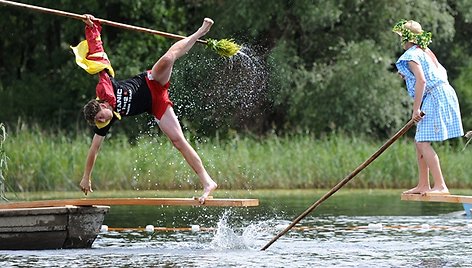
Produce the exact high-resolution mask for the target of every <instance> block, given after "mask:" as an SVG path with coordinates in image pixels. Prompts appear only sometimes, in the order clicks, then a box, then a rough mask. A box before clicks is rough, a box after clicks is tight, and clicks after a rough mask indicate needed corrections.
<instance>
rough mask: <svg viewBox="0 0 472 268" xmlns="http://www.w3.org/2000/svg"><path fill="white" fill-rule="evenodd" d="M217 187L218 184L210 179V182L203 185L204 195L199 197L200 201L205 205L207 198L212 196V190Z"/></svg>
mask: <svg viewBox="0 0 472 268" xmlns="http://www.w3.org/2000/svg"><path fill="white" fill-rule="evenodd" d="M216 187H218V184H216V182H214V181H213V180H212V179H210V181H209V182H208V184H206V185H204V186H203V195H202V196H200V197H199V198H198V202H200V204H202V205H203V204H204V203H205V200H206V199H207V198H208V196H210V194H211V192H212V191H213V190H215V189H216Z"/></svg>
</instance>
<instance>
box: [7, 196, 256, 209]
mask: <svg viewBox="0 0 472 268" xmlns="http://www.w3.org/2000/svg"><path fill="white" fill-rule="evenodd" d="M62 206H208V207H255V206H259V199H218V198H216V199H207V200H206V201H205V204H203V205H201V204H200V203H199V202H198V200H197V199H196V198H83V199H63V200H37V201H24V202H9V203H0V209H11V208H37V207H62Z"/></svg>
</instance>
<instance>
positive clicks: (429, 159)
mask: <svg viewBox="0 0 472 268" xmlns="http://www.w3.org/2000/svg"><path fill="white" fill-rule="evenodd" d="M417 144H418V145H417V146H419V148H420V150H421V152H422V154H423V157H424V160H425V162H426V165H427V166H428V169H429V171H430V172H431V175H432V176H433V179H434V187H433V188H432V189H431V191H430V192H435V193H449V190H448V189H447V186H446V182H445V181H444V177H443V174H442V171H441V165H440V163H439V157H438V155H437V154H436V152H435V151H434V149H433V147H432V146H431V143H430V142H418V143H417Z"/></svg>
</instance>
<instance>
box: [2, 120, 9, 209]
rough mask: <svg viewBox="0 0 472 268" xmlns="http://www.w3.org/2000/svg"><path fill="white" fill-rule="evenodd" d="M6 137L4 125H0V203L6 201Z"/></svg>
mask: <svg viewBox="0 0 472 268" xmlns="http://www.w3.org/2000/svg"><path fill="white" fill-rule="evenodd" d="M6 137H7V133H6V131H5V125H4V124H3V123H0V201H4V200H7V199H6V197H5V185H6V179H5V175H6V173H7V169H8V165H7V160H8V157H7V154H6V152H5V149H4V147H3V144H4V143H5V140H6Z"/></svg>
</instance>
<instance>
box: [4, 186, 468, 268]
mask: <svg viewBox="0 0 472 268" xmlns="http://www.w3.org/2000/svg"><path fill="white" fill-rule="evenodd" d="M323 193H324V192H322V191H321V192H319V191H317V192H316V194H313V192H312V191H283V192H277V191H274V192H262V193H261V192H258V194H259V195H260V197H258V196H255V194H252V195H251V196H245V197H247V198H259V199H260V202H261V205H260V206H259V207H255V208H209V207H193V208H192V207H140V206H138V207H131V206H130V207H112V208H111V210H110V213H109V214H108V215H107V216H106V218H105V222H104V225H107V226H108V231H104V230H103V231H102V232H101V233H100V234H99V236H98V237H97V239H96V241H95V242H94V244H93V246H92V248H91V249H80V250H38V251H0V263H1V264H2V266H3V267H472V239H471V235H470V234H471V232H472V222H471V220H470V219H469V218H467V217H466V216H465V215H464V210H463V209H462V205H461V204H445V203H424V202H411V201H400V195H399V194H400V191H349V190H347V191H340V192H339V193H336V194H335V195H333V196H332V197H331V198H330V199H328V200H327V201H326V202H324V203H323V204H322V205H321V206H320V207H319V208H318V209H317V210H315V211H313V212H312V213H311V214H309V215H308V216H307V217H306V218H305V219H303V220H302V221H301V222H300V224H299V225H297V226H295V227H294V229H293V230H291V231H289V232H288V233H287V234H285V235H284V236H282V237H281V238H279V239H278V240H277V241H276V242H275V243H274V244H272V245H271V246H270V247H269V248H268V249H267V250H265V251H261V250H260V249H261V248H262V247H263V246H264V245H266V244H267V243H268V242H269V241H270V240H271V239H272V238H273V237H274V236H275V235H277V234H278V233H279V232H280V231H282V230H283V229H284V228H285V227H286V226H287V225H288V224H290V223H291V221H292V220H293V219H294V218H295V217H296V216H298V215H299V214H301V213H302V212H303V211H304V210H305V209H306V208H308V207H309V206H310V205H311V204H313V203H314V202H315V201H316V200H317V199H318V198H319V197H320V196H321V195H322V194H323ZM147 225H153V226H154V227H156V228H157V227H158V229H156V231H154V232H152V231H146V230H145V228H146V226H147ZM192 226H193V228H192ZM164 227H167V228H168V229H164ZM148 228H149V227H148ZM192 229H193V230H192ZM165 230H166V231H165ZM3 267H2V268H3Z"/></svg>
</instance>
